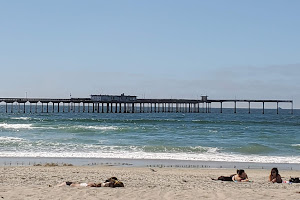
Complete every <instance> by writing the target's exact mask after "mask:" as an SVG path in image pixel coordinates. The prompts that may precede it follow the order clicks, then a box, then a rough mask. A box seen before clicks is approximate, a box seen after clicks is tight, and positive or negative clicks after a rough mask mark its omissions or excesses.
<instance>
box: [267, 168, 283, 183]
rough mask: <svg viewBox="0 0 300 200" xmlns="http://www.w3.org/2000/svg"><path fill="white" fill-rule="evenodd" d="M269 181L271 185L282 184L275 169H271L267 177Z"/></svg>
mask: <svg viewBox="0 0 300 200" xmlns="http://www.w3.org/2000/svg"><path fill="white" fill-rule="evenodd" d="M269 181H270V182H272V183H282V179H281V176H280V174H279V172H278V169H277V168H276V167H274V168H273V169H271V174H270V176H269Z"/></svg>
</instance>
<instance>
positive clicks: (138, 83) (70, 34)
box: [0, 0, 300, 108]
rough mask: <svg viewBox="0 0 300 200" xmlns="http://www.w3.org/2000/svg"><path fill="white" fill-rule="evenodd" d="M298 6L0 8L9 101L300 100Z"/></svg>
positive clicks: (0, 0) (188, 0) (248, 1)
mask: <svg viewBox="0 0 300 200" xmlns="http://www.w3.org/2000/svg"><path fill="white" fill-rule="evenodd" d="M299 10H300V1H298V0H288V1H287V0H280V1H279V0H243V1H241V0H218V1H217V0H210V1H208V0H206V1H204V0H203V1H202V0H195V1H193V0H182V1H177V0H151V1H150V0H148V1H146V0H119V1H114V0H111V1H101V0H95V1H91V0H87V1H83V0H82V1H75V0H70V1H64V0H59V1H55V0H51V1H40V0H35V1H32V0H26V1H23V0H19V1H17V0H14V1H6V0H0V69H1V78H0V84H1V87H0V97H25V94H26V92H27V95H28V97H52V98H58V97H60V98H69V95H70V93H71V94H72V97H89V95H90V94H100V93H101V94H121V93H123V92H124V93H125V94H130V95H137V96H138V97H140V98H143V97H146V98H199V97H200V96H201V95H203V94H206V95H208V96H209V98H212V99H233V98H237V99H293V100H294V107H296V108H300V78H299V77H300V14H299V13H300V12H299Z"/></svg>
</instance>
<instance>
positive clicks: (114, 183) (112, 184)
mask: <svg viewBox="0 0 300 200" xmlns="http://www.w3.org/2000/svg"><path fill="white" fill-rule="evenodd" d="M64 185H68V186H71V187H124V184H123V182H121V181H119V180H118V179H117V178H116V177H111V178H109V179H107V180H106V181H105V182H104V183H92V182H91V183H78V182H70V181H67V182H63V183H61V184H59V185H58V186H64Z"/></svg>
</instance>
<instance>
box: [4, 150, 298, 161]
mask: <svg viewBox="0 0 300 200" xmlns="http://www.w3.org/2000/svg"><path fill="white" fill-rule="evenodd" d="M0 157H54V158H63V157H72V158H123V159H170V160H191V161H221V162H255V163H300V156H287V157H283V156H257V155H256V156H254V155H247V156H245V155H236V154H225V153H218V154H215V153H204V154H188V153H147V152H128V151H122V150H115V151H98V152H96V151H93V152H78V151H69V152H66V151H60V152H44V151H43V152H0Z"/></svg>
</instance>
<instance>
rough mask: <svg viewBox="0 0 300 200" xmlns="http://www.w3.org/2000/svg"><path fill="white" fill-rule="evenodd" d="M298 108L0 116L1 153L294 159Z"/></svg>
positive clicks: (298, 145)
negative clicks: (291, 110) (278, 110)
mask: <svg viewBox="0 0 300 200" xmlns="http://www.w3.org/2000/svg"><path fill="white" fill-rule="evenodd" d="M299 127H300V110H294V113H293V115H292V114H290V110H285V109H282V110H280V113H279V114H276V110H271V109H270V110H265V114H262V110H260V109H251V114H248V109H238V110H237V113H236V114H234V113H233V109H224V111H223V113H222V114H221V113H219V109H212V113H82V112H80V113H78V112H71V113H68V112H66V113H56V112H54V113H52V112H50V113H31V114H30V113H25V114H24V113H5V107H4V106H3V105H1V107H0V157H2V158H3V157H4V158H5V157H10V158H13V157H23V158H26V157H28V158H29V157H38V158H47V157H52V158H78V159H81V158H118V159H158V160H159V159H163V160H164V159H167V160H190V161H224V162H225V161H226V162H250V163H251V162H255V163H297V164H300V129H299Z"/></svg>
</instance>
